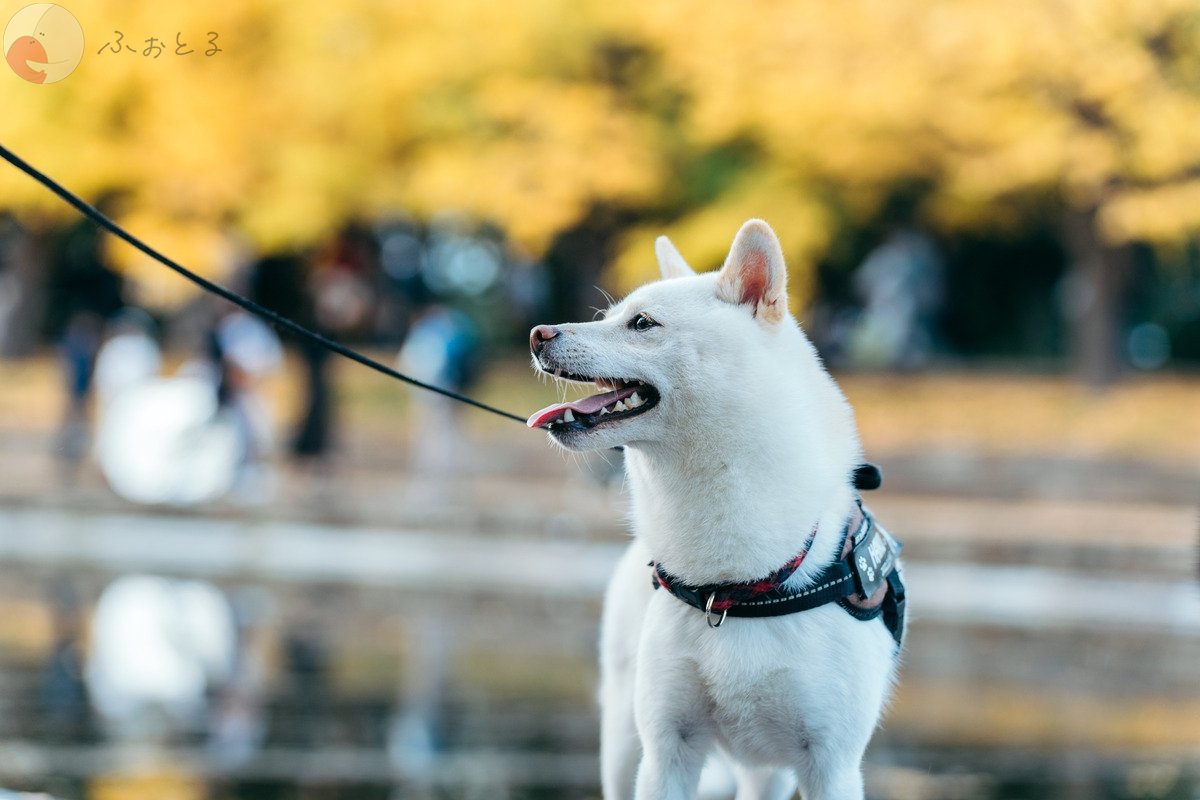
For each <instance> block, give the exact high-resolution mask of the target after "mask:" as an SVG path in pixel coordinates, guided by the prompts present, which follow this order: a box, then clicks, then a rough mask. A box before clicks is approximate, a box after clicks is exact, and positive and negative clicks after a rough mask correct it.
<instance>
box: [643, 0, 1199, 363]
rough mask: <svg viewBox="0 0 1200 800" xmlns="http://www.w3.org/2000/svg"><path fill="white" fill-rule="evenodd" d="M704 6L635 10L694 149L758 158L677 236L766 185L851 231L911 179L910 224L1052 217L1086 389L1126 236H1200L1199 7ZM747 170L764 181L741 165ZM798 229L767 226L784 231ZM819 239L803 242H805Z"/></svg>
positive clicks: (1112, 359) (1132, 3)
mask: <svg viewBox="0 0 1200 800" xmlns="http://www.w3.org/2000/svg"><path fill="white" fill-rule="evenodd" d="M723 9H724V10H723V11H721V12H717V11H716V10H715V9H714V10H713V11H712V13H705V14H697V13H695V12H694V10H692V9H688V8H686V7H683V6H680V5H663V6H655V7H654V8H652V9H651V10H649V11H647V12H646V13H644V14H640V15H638V20H639V22H640V23H641V25H642V30H643V31H644V32H645V35H646V36H647V38H649V39H651V40H653V41H656V42H658V43H660V45H661V48H662V53H663V54H664V60H665V63H666V65H667V66H666V69H667V70H668V71H669V73H670V78H669V80H670V81H671V82H672V83H673V84H675V85H677V86H679V87H680V88H681V91H682V92H683V94H684V95H685V96H686V97H687V98H688V102H687V107H688V114H687V116H686V120H685V124H684V125H683V126H681V130H684V129H685V130H686V136H687V137H688V138H689V140H690V141H691V142H692V144H693V147H694V148H695V149H696V151H697V152H700V153H705V152H712V151H714V150H717V149H719V148H720V147H722V146H724V145H725V144H726V143H728V142H730V141H750V142H752V143H753V145H754V148H755V149H756V150H757V151H758V154H759V155H758V156H757V157H756V158H754V159H753V160H752V162H751V166H750V168H749V169H747V171H746V173H745V175H746V178H745V181H744V182H741V183H739V184H736V185H737V188H736V190H734V191H729V192H725V193H723V194H722V195H721V196H720V197H718V198H716V199H715V200H713V201H711V202H704V203H701V204H698V207H696V208H690V209H687V210H686V211H685V213H684V214H683V215H682V217H681V218H680V219H679V221H678V222H677V223H676V225H677V227H678V228H679V229H680V230H681V232H682V233H681V236H682V237H687V238H691V237H692V236H696V235H698V234H695V233H693V232H692V231H691V224H692V220H694V219H696V218H697V217H698V216H701V215H704V216H710V217H711V215H712V214H713V213H714V209H719V208H722V207H725V206H727V205H729V201H730V200H731V199H732V197H734V196H735V192H737V193H745V194H749V195H751V196H753V197H755V198H756V199H759V202H760V203H761V207H763V208H764V209H767V211H768V212H769V211H770V210H771V209H772V207H773V206H774V204H775V202H776V199H775V198H777V197H779V196H780V195H781V194H783V195H784V196H789V197H790V199H791V202H793V203H797V204H798V205H802V204H803V203H804V199H811V200H817V201H821V200H824V201H825V202H824V203H823V205H824V206H825V207H830V202H829V201H830V199H836V204H837V206H838V207H840V208H844V209H849V210H850V212H851V214H852V215H856V216H857V217H858V219H859V221H860V222H865V221H867V220H870V219H871V218H872V217H873V215H875V214H877V213H878V211H879V210H880V208H881V206H882V205H883V203H884V202H885V200H886V198H887V196H888V193H889V191H890V190H891V187H893V186H895V185H897V184H900V183H904V182H906V181H911V180H914V179H915V180H924V181H928V182H929V186H930V192H929V194H928V196H927V197H926V200H925V204H924V208H923V211H924V215H925V218H926V222H927V224H929V225H931V226H934V227H936V228H939V229H941V230H943V231H950V232H953V231H963V230H975V231H979V230H986V229H989V228H992V229H995V228H1014V227H1017V226H1021V227H1028V226H1030V225H1034V226H1036V225H1041V224H1043V222H1044V219H1045V218H1046V216H1047V215H1052V216H1055V217H1057V218H1058V219H1059V228H1060V231H1061V237H1062V241H1063V243H1064V244H1065V246H1066V248H1067V250H1068V260H1069V262H1070V269H1071V275H1070V277H1069V278H1068V281H1067V283H1066V288H1067V290H1068V291H1066V292H1064V295H1065V296H1067V297H1069V302H1067V303H1066V309H1065V311H1066V312H1067V314H1068V318H1069V321H1070V322H1071V324H1072V328H1073V331H1074V335H1073V339H1074V349H1075V355H1076V361H1077V366H1078V369H1079V371H1080V374H1081V376H1082V377H1083V378H1084V379H1086V380H1087V381H1089V382H1091V383H1093V384H1098V385H1101V384H1104V383H1106V382H1108V381H1110V380H1112V379H1113V378H1114V377H1115V375H1116V371H1117V367H1118V363H1119V362H1118V355H1117V354H1118V347H1119V335H1118V334H1119V325H1118V322H1119V315H1120V308H1119V303H1120V297H1121V288H1122V285H1123V281H1124V279H1125V271H1126V269H1127V267H1126V265H1127V261H1128V252H1129V244H1130V243H1132V242H1137V241H1142V242H1148V243H1152V244H1156V245H1160V246H1169V245H1175V244H1178V243H1181V242H1185V241H1187V240H1188V239H1189V238H1191V237H1194V236H1195V234H1196V232H1197V231H1198V230H1200V125H1197V124H1195V121H1196V120H1197V119H1200V47H1198V46H1197V45H1198V43H1200V42H1198V38H1200V5H1197V3H1195V2H1194V0H1066V2H1046V1H1045V0H1039V1H1038V2H1032V3H1021V4H1017V5H1013V4H1010V3H1005V2H1001V1H1000V0H968V2H925V1H924V0H907V1H906V2H879V0H851V2H845V3H838V4H835V5H828V4H820V3H805V4H802V5H800V6H797V5H795V4H786V3H777V2H761V3H757V4H756V5H755V8H754V9H753V12H751V11H749V10H748V9H747V8H746V7H745V6H744V5H737V6H727V7H723ZM676 33H677V35H676ZM762 165H769V168H770V172H769V173H764V172H759V173H758V174H757V175H756V174H755V172H754V170H761V167H762ZM768 174H769V175H770V178H768V177H767V175H768ZM781 183H782V184H784V185H787V186H788V187H789V188H790V191H785V192H781V191H780V189H779V188H778V187H779V185H780V184H781ZM802 198H803V199H802ZM732 216H734V217H738V216H741V214H740V212H735V213H733V214H732ZM811 222H812V218H811V217H802V218H801V219H800V220H799V221H797V220H795V219H788V218H787V217H780V218H779V219H778V225H779V227H781V228H784V229H786V228H788V227H790V226H795V225H804V224H806V223H811ZM733 224H735V223H734V221H733V220H732V219H730V220H727V221H726V224H725V228H726V229H731V228H732V225H733ZM632 241H636V239H635V240H632ZM826 241H827V240H826V238H825V235H824V234H823V233H822V232H816V233H815V234H812V235H811V238H810V240H809V242H808V244H809V245H810V250H809V252H810V253H811V252H812V248H816V249H818V250H819V249H820V248H822V247H824V246H825V244H826ZM639 245H640V242H639ZM683 247H684V252H688V247H687V245H686V243H683ZM796 247H797V248H800V243H796ZM719 252H720V251H719V250H714V251H713V252H712V253H711V254H710V257H712V258H716V257H719ZM800 255H801V256H803V251H802V250H801V252H800ZM623 263H625V262H623ZM1012 267H1013V268H1014V269H1019V268H1020V265H1019V264H1014V265H1012Z"/></svg>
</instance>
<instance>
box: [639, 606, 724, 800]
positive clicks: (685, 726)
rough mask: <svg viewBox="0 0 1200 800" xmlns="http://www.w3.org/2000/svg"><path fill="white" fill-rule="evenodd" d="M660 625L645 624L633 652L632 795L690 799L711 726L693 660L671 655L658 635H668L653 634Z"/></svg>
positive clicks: (707, 748) (712, 732)
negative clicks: (636, 749) (636, 751)
mask: <svg viewBox="0 0 1200 800" xmlns="http://www.w3.org/2000/svg"><path fill="white" fill-rule="evenodd" d="M656 599H658V598H656ZM656 628H658V630H657V631H656V630H655V629H656ZM660 631H661V628H660V627H659V626H654V625H647V628H646V630H645V631H644V632H643V637H642V642H641V647H640V648H639V653H638V670H637V691H636V696H635V709H634V711H635V716H636V721H637V729H638V735H639V737H640V738H641V740H642V762H641V765H640V766H639V767H638V775H637V791H636V793H635V797H636V798H637V800H692V798H694V797H695V796H696V787H697V784H698V783H699V781H700V773H701V771H702V770H703V768H704V762H705V759H706V758H707V756H708V754H709V752H710V751H711V750H712V748H713V743H714V738H715V729H714V725H713V722H712V719H711V716H710V714H709V709H708V700H707V695H706V692H705V690H704V687H703V686H702V685H701V682H700V679H699V674H698V673H697V671H696V668H695V665H694V664H692V663H691V662H690V661H689V660H687V659H685V658H679V657H676V656H673V655H672V652H673V648H671V647H670V645H669V643H668V642H667V641H664V640H667V639H669V638H670V637H668V636H662V635H655V634H656V633H658V632H660Z"/></svg>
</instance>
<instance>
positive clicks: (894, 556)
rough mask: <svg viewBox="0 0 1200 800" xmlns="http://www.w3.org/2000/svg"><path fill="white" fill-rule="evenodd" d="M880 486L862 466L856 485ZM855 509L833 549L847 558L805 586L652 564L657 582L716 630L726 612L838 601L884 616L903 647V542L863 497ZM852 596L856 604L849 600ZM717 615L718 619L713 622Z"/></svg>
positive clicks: (862, 615)
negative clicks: (685, 575)
mask: <svg viewBox="0 0 1200 800" xmlns="http://www.w3.org/2000/svg"><path fill="white" fill-rule="evenodd" d="M864 473H866V474H864ZM879 484H880V474H879V470H878V469H877V468H876V467H874V466H871V465H865V466H864V467H860V468H859V470H858V472H857V473H856V474H855V488H858V489H874V488H876V487H878V486H879ZM855 512H856V513H854V514H853V515H852V516H851V518H850V520H849V521H848V522H847V523H846V526H845V528H843V530H842V535H841V540H840V542H839V545H838V549H837V550H836V551H835V552H838V553H843V554H844V556H843V557H842V558H841V559H839V560H837V561H834V562H833V563H831V564H830V565H829V566H827V567H826V568H825V569H824V570H823V571H822V572H821V574H820V575H818V576H817V577H816V579H814V580H813V581H812V583H811V584H810V585H809V586H806V587H804V588H802V589H799V590H795V589H791V588H785V587H784V586H783V585H779V584H775V583H773V582H761V581H760V582H755V583H751V584H707V585H704V586H689V585H688V584H685V583H683V582H682V581H680V580H678V579H677V578H675V577H674V576H672V575H671V574H670V573H668V572H667V571H666V570H665V569H664V568H663V566H662V565H661V564H658V563H655V562H651V566H652V568H653V570H654V571H653V574H652V580H653V583H654V586H655V588H659V587H662V588H664V589H666V590H667V591H668V592H670V593H671V594H673V595H674V596H675V597H677V598H679V599H680V600H682V601H683V602H685V603H687V604H688V605H689V606H692V607H694V608H697V609H700V610H701V611H703V612H705V614H706V616H707V619H708V624H709V626H710V627H713V628H718V627H720V626H721V624H722V623H723V622H724V621H725V617H727V616H729V617H778V616H783V615H784V614H795V613H797V612H800V611H808V610H810V609H813V608H819V607H821V606H823V605H826V604H828V603H834V602H836V603H837V604H838V605H840V606H841V607H842V608H843V609H845V610H846V612H847V613H848V614H850V615H851V616H853V617H854V618H855V619H859V620H864V621H868V620H873V619H877V618H881V619H882V620H883V624H884V626H885V627H886V628H887V630H888V632H889V633H891V634H892V638H893V639H895V640H896V647H897V648H899V647H900V646H901V644H902V643H903V635H904V604H905V592H904V582H903V581H902V580H901V578H900V571H899V569H898V557H899V555H900V549H901V547H902V545H901V543H900V542H899V541H897V540H896V539H895V538H893V537H892V535H891V534H889V533H888V532H887V531H886V530H884V528H883V526H881V525H879V524H878V523H876V522H875V518H874V517H873V516H872V515H871V513H870V512H869V511H867V509H866V508H864V507H863V505H862V501H861V500H858V501H857V504H856V509H855ZM800 560H802V556H801V557H800ZM795 563H797V564H798V563H799V561H796V562H795ZM788 574H789V575H790V574H791V573H790V572H789V573H788ZM885 584H886V586H887V591H886V592H884V594H883V599H882V601H880V602H878V603H873V604H871V605H864V604H866V603H869V602H870V601H871V599H872V598H873V597H875V595H876V594H877V593H878V592H879V590H880V589H881V588H882V587H883V586H884V585H885ZM851 598H854V599H856V600H857V601H858V602H857V603H854V602H851ZM714 617H717V618H716V620H715V621H714Z"/></svg>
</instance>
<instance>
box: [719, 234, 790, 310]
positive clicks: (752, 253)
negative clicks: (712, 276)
mask: <svg viewBox="0 0 1200 800" xmlns="http://www.w3.org/2000/svg"><path fill="white" fill-rule="evenodd" d="M717 296H718V297H720V298H721V299H722V300H725V301H726V302H729V303H733V304H735V305H749V306H750V307H751V312H752V313H753V314H754V316H755V317H758V318H759V319H761V320H763V321H764V322H778V321H779V320H781V319H783V316H784V314H786V313H787V267H786V266H785V265H784V263H783V250H782V249H781V248H780V246H779V239H777V238H776V237H775V231H773V230H771V226H770V225H768V224H767V223H765V222H763V221H762V220H761V219H752V220H750V221H749V222H747V223H746V224H745V225H743V226H742V228H741V230H739V231H738V232H737V236H735V237H734V238H733V247H731V248H730V250H729V257H728V258H726V259H725V266H723V267H721V273H720V275H719V276H718V278H717Z"/></svg>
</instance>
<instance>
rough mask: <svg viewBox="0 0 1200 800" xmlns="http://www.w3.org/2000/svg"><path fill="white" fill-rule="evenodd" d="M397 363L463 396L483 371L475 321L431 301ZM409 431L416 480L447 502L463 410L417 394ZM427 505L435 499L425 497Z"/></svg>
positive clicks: (428, 394) (431, 298) (456, 461)
mask: <svg viewBox="0 0 1200 800" xmlns="http://www.w3.org/2000/svg"><path fill="white" fill-rule="evenodd" d="M425 299H426V302H425V303H424V304H423V305H421V307H420V310H418V311H417V312H416V314H415V315H414V318H413V322H412V327H411V328H410V329H409V332H408V336H407V338H405V340H404V345H403V347H402V348H401V349H400V354H399V357H398V359H397V367H398V369H399V370H400V371H401V372H404V373H406V374H408V375H411V376H413V377H414V378H417V379H418V380H421V381H424V382H426V383H430V384H433V385H434V386H438V387H440V388H443V389H449V390H451V391H455V392H462V391H465V390H467V389H469V388H470V387H471V385H472V384H473V383H474V381H475V379H476V377H477V374H478V371H479V366H480V363H479V352H478V351H479V337H478V334H477V332H476V328H475V325H474V323H473V322H472V321H471V319H470V317H468V316H467V315H466V314H464V313H462V312H461V311H458V310H456V309H453V308H450V307H449V306H447V305H445V304H443V303H442V302H440V301H438V300H437V299H435V297H434V296H433V295H432V294H427V295H426V298H425ZM411 397H412V416H411V421H410V427H411V430H412V436H411V439H410V442H411V444H412V451H411V452H412V455H411V474H412V475H413V476H416V477H420V478H423V479H427V480H423V481H422V483H428V486H425V487H423V488H422V491H423V492H424V491H432V492H434V495H432V497H438V498H439V499H440V498H441V497H442V493H443V492H444V490H445V488H446V482H445V480H444V479H445V478H446V477H447V476H448V475H450V474H451V473H453V472H454V470H455V468H456V467H457V466H458V465H459V463H460V459H461V455H460V453H461V450H462V434H461V431H460V421H459V412H460V411H461V409H462V406H461V404H459V403H457V402H455V401H454V400H451V399H450V398H448V397H443V396H442V395H439V394H434V393H433V392H421V391H418V392H413V393H412V394H411ZM421 496H422V498H423V499H424V500H425V501H427V502H428V501H429V500H430V498H431V495H429V494H422V495H421Z"/></svg>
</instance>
